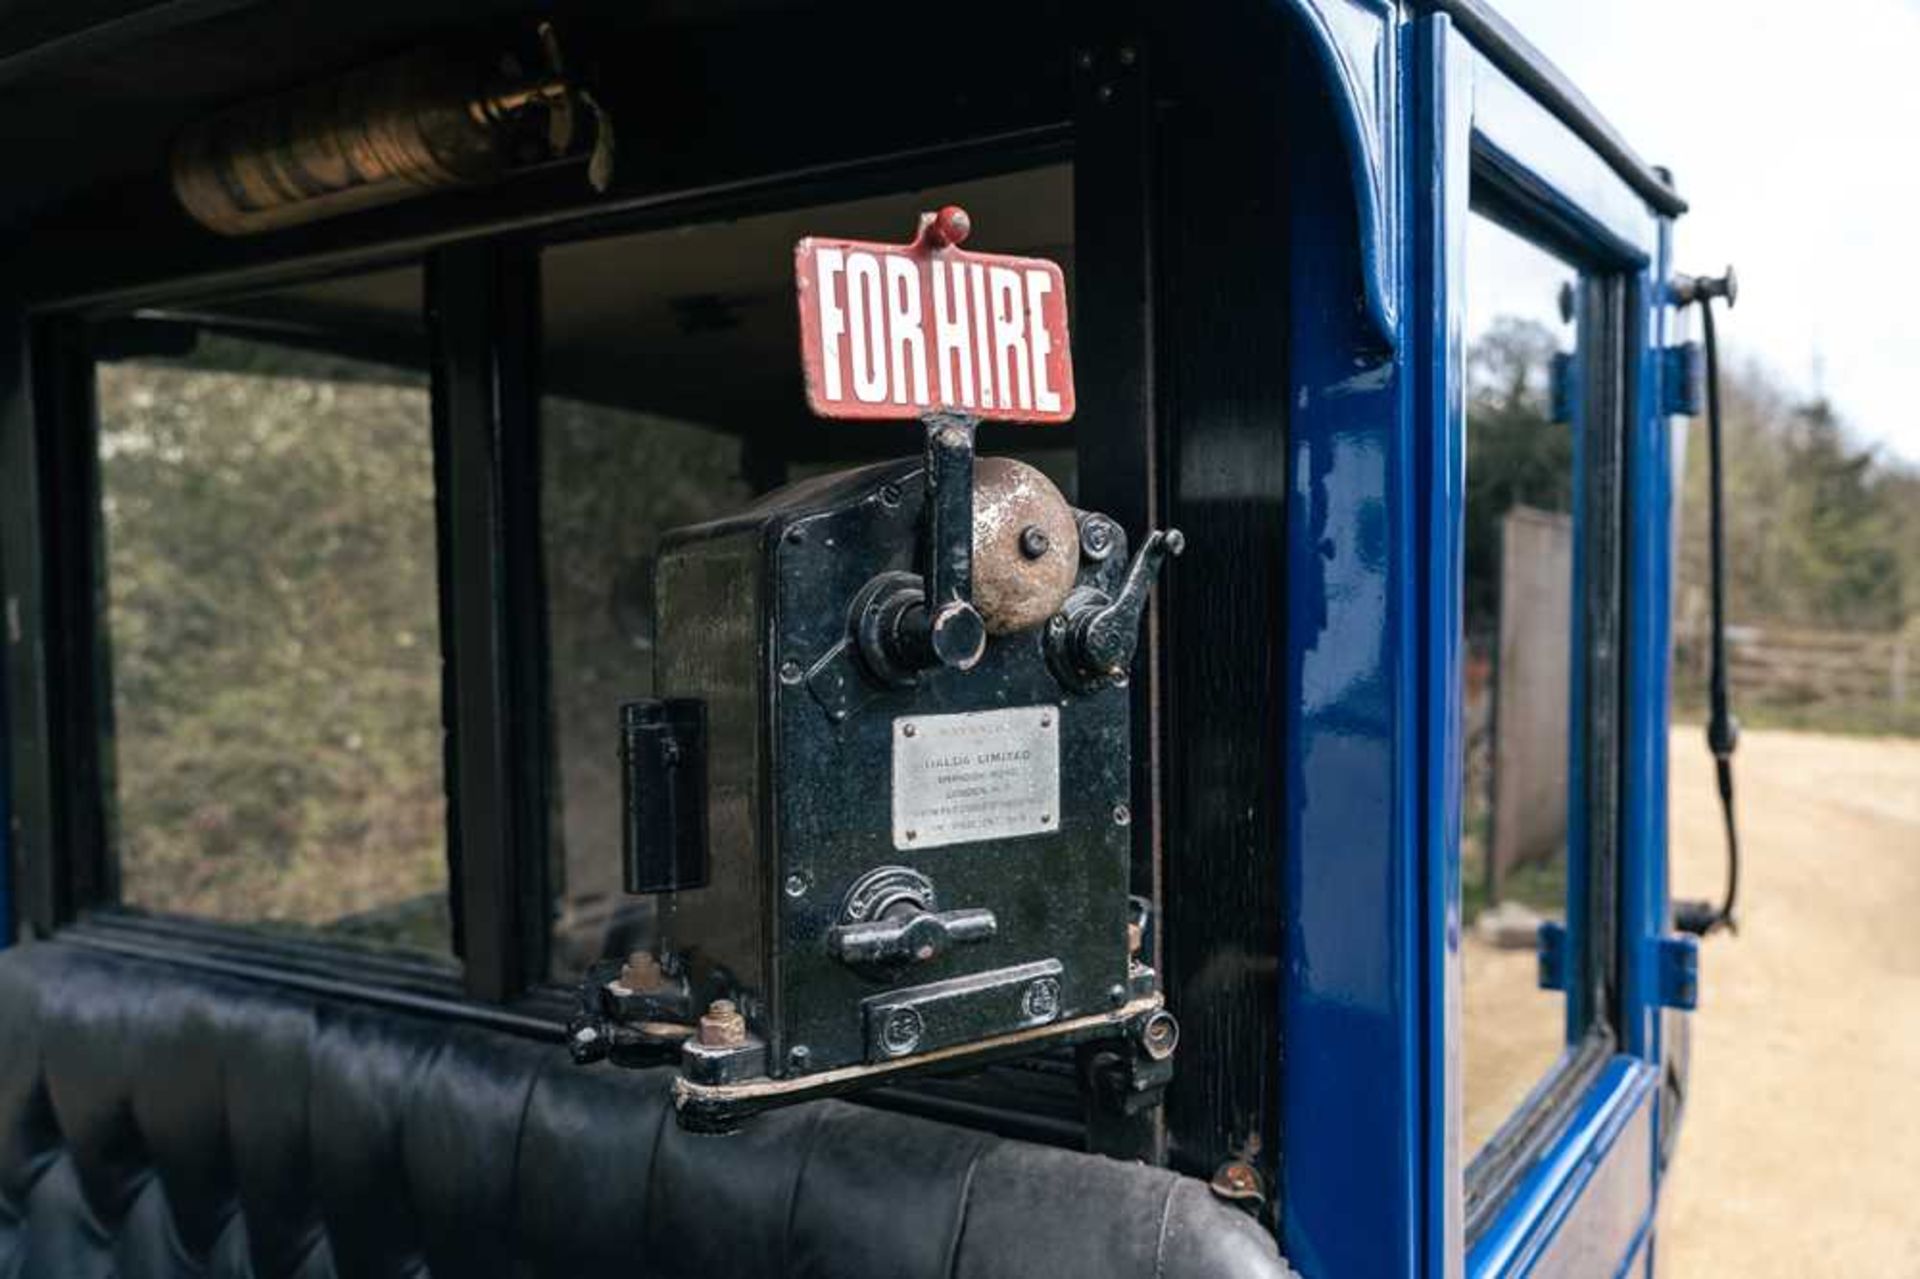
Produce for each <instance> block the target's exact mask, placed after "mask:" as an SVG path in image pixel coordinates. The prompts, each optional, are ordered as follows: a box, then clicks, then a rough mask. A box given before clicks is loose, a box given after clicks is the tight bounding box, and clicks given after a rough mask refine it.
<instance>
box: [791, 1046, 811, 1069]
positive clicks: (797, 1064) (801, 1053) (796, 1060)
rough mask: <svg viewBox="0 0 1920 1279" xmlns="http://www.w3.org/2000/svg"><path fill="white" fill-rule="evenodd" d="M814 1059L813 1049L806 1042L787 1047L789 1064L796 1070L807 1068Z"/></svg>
mask: <svg viewBox="0 0 1920 1279" xmlns="http://www.w3.org/2000/svg"><path fill="white" fill-rule="evenodd" d="M812 1060H813V1050H812V1049H811V1048H809V1047H807V1046H806V1045H805V1044H795V1045H794V1046H793V1047H791V1048H789V1049H787V1065H789V1066H791V1067H793V1069H795V1070H805V1069H806V1068H807V1066H808V1065H809V1064H810V1063H811V1062H812Z"/></svg>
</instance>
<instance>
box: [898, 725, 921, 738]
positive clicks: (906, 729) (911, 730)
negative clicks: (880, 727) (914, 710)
mask: <svg viewBox="0 0 1920 1279" xmlns="http://www.w3.org/2000/svg"><path fill="white" fill-rule="evenodd" d="M919 731H920V730H919V729H917V728H915V727H914V726H913V725H911V724H902V725H901V726H900V736H902V737H912V736H913V735H914V734H915V733H918V732H919Z"/></svg>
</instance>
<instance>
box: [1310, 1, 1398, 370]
mask: <svg viewBox="0 0 1920 1279" xmlns="http://www.w3.org/2000/svg"><path fill="white" fill-rule="evenodd" d="M1279 3H1280V4H1282V6H1283V7H1285V8H1287V9H1288V10H1290V11H1291V12H1292V13H1293V14H1294V15H1295V17H1297V18H1298V19H1299V21H1300V23H1301V25H1302V27H1303V29H1304V30H1305V31H1306V32H1307V33H1308V35H1309V37H1310V40H1311V42H1312V45H1313V50H1314V53H1315V55H1316V56H1317V57H1318V59H1319V61H1320V66H1321V69H1322V71H1323V72H1324V73H1325V75H1326V77H1327V80H1328V88H1329V89H1331V90H1332V91H1333V97H1334V102H1335V104H1336V111H1335V116H1336V122H1337V125H1338V128H1339V132H1340V137H1341V139H1342V140H1343V142H1344V143H1345V145H1346V147H1347V165H1346V169H1347V174H1346V176H1347V180H1348V182H1349V183H1350V184H1351V187H1352V192H1353V202H1354V205H1355V208H1356V210H1357V214H1358V222H1359V230H1360V262H1361V279H1362V288H1363V291H1364V295H1365V300H1366V308H1367V316H1368V319H1370V320H1371V321H1372V324H1373V330H1374V334H1375V336H1376V337H1377V338H1378V339H1379V340H1380V341H1381V342H1383V343H1385V344H1386V345H1387V347H1388V348H1389V349H1392V348H1397V347H1398V346H1399V344H1400V292H1401V289H1402V287H1403V285H1402V279H1401V262H1402V261H1403V254H1402V239H1403V237H1404V233H1405V231H1404V227H1403V226H1402V224H1401V213H1400V210H1401V200H1400V172H1399V165H1400V155H1401V150H1402V148H1401V132H1402V130H1401V121H1400V97H1401V94H1400V87H1401V82H1402V70H1401V62H1400V53H1399V39H1400V31H1401V27H1400V21H1399V17H1400V15H1399V10H1398V7H1397V6H1396V5H1395V4H1394V3H1392V0H1279Z"/></svg>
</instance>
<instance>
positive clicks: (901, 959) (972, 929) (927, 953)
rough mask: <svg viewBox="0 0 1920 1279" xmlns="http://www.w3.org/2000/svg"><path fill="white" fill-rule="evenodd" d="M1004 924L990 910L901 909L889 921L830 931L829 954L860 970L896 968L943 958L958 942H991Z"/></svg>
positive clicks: (874, 921)
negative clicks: (863, 968)
mask: <svg viewBox="0 0 1920 1279" xmlns="http://www.w3.org/2000/svg"><path fill="white" fill-rule="evenodd" d="M999 930H1000V924H999V921H998V920H997V919H995V918H994V915H993V912H992V911H990V910H981V909H978V908H975V909H970V910H943V911H937V912H936V911H917V910H912V909H906V910H901V911H898V912H895V913H893V914H891V915H889V916H888V917H886V918H883V919H874V920H869V921H867V922H866V923H860V924H840V925H837V926H835V927H833V928H830V929H828V930H827V952H828V953H829V954H831V955H832V956H833V957H834V958H835V959H838V960H839V961H841V962H842V963H844V964H851V965H852V966H854V967H856V968H861V967H866V968H892V967H900V966H904V965H907V964H922V963H926V962H928V961H929V960H933V959H938V958H939V957H940V956H941V955H944V954H946V953H947V951H949V950H951V949H952V948H953V947H955V946H959V945H966V944H968V943H972V942H983V941H991V940H992V939H993V936H994V934H995V933H997V932H999Z"/></svg>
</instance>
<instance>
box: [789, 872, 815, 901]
mask: <svg viewBox="0 0 1920 1279" xmlns="http://www.w3.org/2000/svg"><path fill="white" fill-rule="evenodd" d="M811 887H813V885H812V883H811V882H809V881H808V879H807V877H806V875H805V874H803V873H801V872H799V871H795V872H794V873H793V874H791V875H789V876H787V896H789V897H805V896H806V895H807V889H809V888H811Z"/></svg>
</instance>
